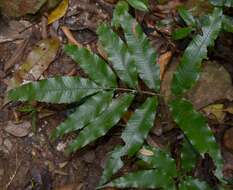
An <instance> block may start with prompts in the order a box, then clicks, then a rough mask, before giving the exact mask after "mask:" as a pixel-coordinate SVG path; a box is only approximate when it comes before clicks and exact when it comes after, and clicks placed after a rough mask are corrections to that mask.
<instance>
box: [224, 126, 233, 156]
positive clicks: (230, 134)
mask: <svg viewBox="0 0 233 190" xmlns="http://www.w3.org/2000/svg"><path fill="white" fill-rule="evenodd" d="M223 144H224V146H225V147H226V148H227V149H228V150H229V151H231V152H233V127H232V128H230V129H228V130H227V131H226V132H225V133H224V137H223Z"/></svg>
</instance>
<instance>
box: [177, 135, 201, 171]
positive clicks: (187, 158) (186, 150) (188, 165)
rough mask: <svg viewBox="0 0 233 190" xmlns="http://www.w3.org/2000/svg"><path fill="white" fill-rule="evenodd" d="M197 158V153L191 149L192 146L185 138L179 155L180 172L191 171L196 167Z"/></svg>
mask: <svg viewBox="0 0 233 190" xmlns="http://www.w3.org/2000/svg"><path fill="white" fill-rule="evenodd" d="M199 156H200V154H199V152H198V151H197V150H195V149H194V148H193V145H192V144H191V143H190V142H189V141H188V138H187V137H185V139H184V141H183V144H182V149H181V155H180V158H181V160H180V161H181V169H182V171H184V172H189V171H192V170H193V169H194V168H195V166H196V163H197V159H198V157H199Z"/></svg>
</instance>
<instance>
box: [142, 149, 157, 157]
mask: <svg viewBox="0 0 233 190" xmlns="http://www.w3.org/2000/svg"><path fill="white" fill-rule="evenodd" d="M139 152H140V154H142V155H143V156H153V155H154V153H153V152H152V151H151V150H148V149H145V148H142V149H141V150H139Z"/></svg>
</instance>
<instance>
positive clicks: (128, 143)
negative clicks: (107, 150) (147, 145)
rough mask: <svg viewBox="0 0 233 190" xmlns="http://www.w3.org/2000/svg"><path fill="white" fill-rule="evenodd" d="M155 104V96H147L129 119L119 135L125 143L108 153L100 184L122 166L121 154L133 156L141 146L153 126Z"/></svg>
mask: <svg viewBox="0 0 233 190" xmlns="http://www.w3.org/2000/svg"><path fill="white" fill-rule="evenodd" d="M157 104H158V103H157V99H156V98H154V97H153V98H148V99H147V100H146V102H145V103H144V104H143V105H142V106H141V107H140V108H139V109H137V110H136V111H135V113H134V114H133V115H132V117H131V118H130V119H129V121H128V123H127V126H126V128H125V130H124V131H123V133H122V135H121V138H122V139H123V141H124V143H125V145H124V146H121V147H117V148H116V149H115V150H114V151H113V152H112V153H111V154H110V157H109V159H108V161H107V164H106V167H105V170H104V172H103V175H102V179H101V183H100V184H104V183H106V182H107V181H108V180H109V178H110V177H111V176H112V175H113V174H115V173H116V172H117V171H118V170H119V169H120V168H121V167H122V166H123V162H122V160H121V157H122V156H125V155H129V156H133V155H134V154H135V153H136V152H138V150H139V149H140V148H141V146H142V145H143V143H144V140H145V139H146V137H147V135H148V133H149V131H150V129H151V128H152V127H153V122H154V118H155V112H156V109H157Z"/></svg>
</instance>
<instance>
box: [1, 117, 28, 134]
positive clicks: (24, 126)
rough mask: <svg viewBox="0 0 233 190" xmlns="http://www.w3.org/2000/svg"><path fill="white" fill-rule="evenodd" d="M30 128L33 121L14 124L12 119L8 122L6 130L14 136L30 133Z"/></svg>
mask: <svg viewBox="0 0 233 190" xmlns="http://www.w3.org/2000/svg"><path fill="white" fill-rule="evenodd" d="M30 128H31V123H30V122H29V121H25V122H23V123H20V124H14V123H13V122H12V121H9V122H8V123H7V126H6V128H4V130H5V131H6V132H7V133H10V134H11V135H13V136H16V137H25V136H27V135H28V134H29V132H30Z"/></svg>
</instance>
